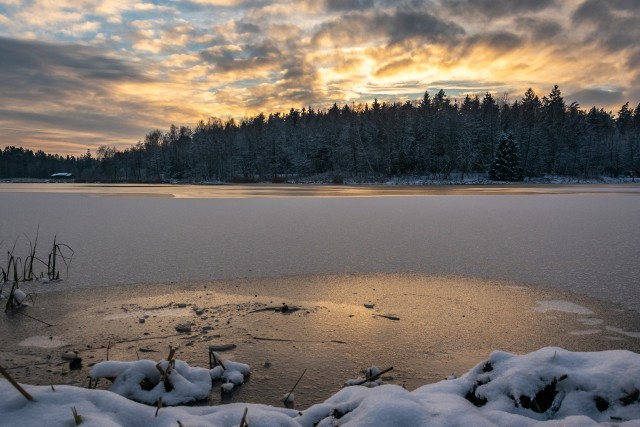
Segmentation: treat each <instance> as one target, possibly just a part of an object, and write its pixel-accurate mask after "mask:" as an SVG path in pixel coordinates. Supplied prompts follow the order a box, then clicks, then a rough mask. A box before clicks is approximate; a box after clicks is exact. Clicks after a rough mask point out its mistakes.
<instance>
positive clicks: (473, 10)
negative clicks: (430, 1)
mask: <svg viewBox="0 0 640 427" xmlns="http://www.w3.org/2000/svg"><path fill="white" fill-rule="evenodd" d="M441 3H442V6H443V7H444V8H446V9H450V10H451V11H452V12H454V13H456V14H461V15H465V16H473V15H475V14H480V15H483V16H485V17H490V18H495V17H504V16H520V15H522V14H526V13H537V12H541V11H543V10H546V9H549V8H551V7H553V6H555V5H556V1H555V0H517V1H513V0H442V1H441Z"/></svg>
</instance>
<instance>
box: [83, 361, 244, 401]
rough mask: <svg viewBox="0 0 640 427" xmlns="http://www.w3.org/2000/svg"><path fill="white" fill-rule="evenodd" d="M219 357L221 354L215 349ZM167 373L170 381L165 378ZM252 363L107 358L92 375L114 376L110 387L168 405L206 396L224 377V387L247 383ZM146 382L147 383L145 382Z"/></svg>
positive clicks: (128, 395) (132, 395) (98, 364)
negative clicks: (197, 364)
mask: <svg viewBox="0 0 640 427" xmlns="http://www.w3.org/2000/svg"><path fill="white" fill-rule="evenodd" d="M215 356H216V358H217V360H221V358H220V355H219V354H217V353H215ZM161 371H162V372H166V373H167V381H168V384H165V382H164V381H163V380H162V374H161ZM249 373H250V367H249V365H246V364H244V363H238V362H234V361H231V360H227V361H225V362H224V367H223V366H222V365H218V366H216V367H214V368H213V369H205V368H197V367H191V366H189V364H187V363H186V362H184V361H182V360H173V361H171V362H169V361H167V360H161V361H160V362H158V363H156V362H155V361H153V360H137V361H133V362H118V361H105V362H100V363H97V364H96V365H94V366H93V368H91V373H90V375H91V377H92V378H94V379H98V378H115V380H114V382H113V385H112V386H111V388H110V391H112V392H114V393H117V394H119V395H121V396H123V397H126V398H129V399H131V400H135V401H136V402H141V403H146V404H149V405H155V404H156V403H157V402H158V401H159V400H160V399H162V403H163V404H164V405H167V406H176V405H180V404H184V403H191V402H196V401H202V400H206V399H207V398H208V397H209V394H211V389H212V381H218V380H221V381H222V382H223V383H224V384H223V390H224V391H225V392H230V391H231V390H233V387H234V386H236V385H240V384H243V383H244V378H245V377H246V376H247V375H249ZM142 383H145V385H146V386H145V387H143V386H142Z"/></svg>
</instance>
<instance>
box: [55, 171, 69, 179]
mask: <svg viewBox="0 0 640 427" xmlns="http://www.w3.org/2000/svg"><path fill="white" fill-rule="evenodd" d="M73 178H75V177H74V176H73V174H72V173H71V172H57V173H54V174H52V175H51V179H73Z"/></svg>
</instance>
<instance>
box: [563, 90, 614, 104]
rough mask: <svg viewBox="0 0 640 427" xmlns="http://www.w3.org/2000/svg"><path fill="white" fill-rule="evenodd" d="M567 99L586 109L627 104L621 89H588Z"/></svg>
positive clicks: (570, 95) (566, 97) (579, 91)
mask: <svg viewBox="0 0 640 427" xmlns="http://www.w3.org/2000/svg"><path fill="white" fill-rule="evenodd" d="M565 99H568V100H571V101H575V102H577V103H578V104H580V105H581V106H583V107H586V108H590V107H591V106H598V107H601V106H603V105H606V106H610V105H614V104H615V105H618V104H619V105H622V104H624V102H625V100H624V95H623V91H622V89H621V88H612V89H601V88H586V89H581V90H578V91H577V92H573V93H571V94H569V95H567V96H565Z"/></svg>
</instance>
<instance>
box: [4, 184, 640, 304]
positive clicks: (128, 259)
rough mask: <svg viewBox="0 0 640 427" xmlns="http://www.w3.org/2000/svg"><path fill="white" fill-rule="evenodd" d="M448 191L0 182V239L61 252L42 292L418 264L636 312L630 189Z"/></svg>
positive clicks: (635, 202)
mask: <svg viewBox="0 0 640 427" xmlns="http://www.w3.org/2000/svg"><path fill="white" fill-rule="evenodd" d="M458 187H459V186H454V187H440V188H438V189H437V190H438V191H437V194H439V195H429V196H422V195H414V196H411V195H407V194H411V192H407V191H406V189H403V190H402V193H401V194H405V195H403V196H401V197H387V196H382V197H349V194H352V195H354V196H358V195H359V193H358V188H357V187H355V188H353V189H352V188H350V187H339V188H338V190H339V191H340V192H341V194H342V193H344V194H346V196H340V197H325V196H332V195H333V194H335V193H334V192H333V190H332V189H333V188H334V187H312V188H313V190H314V192H315V193H310V194H318V195H319V196H317V197H288V196H287V195H288V194H289V195H291V194H295V189H294V190H290V189H289V187H278V186H262V187H260V191H261V196H260V197H258V198H256V197H248V198H247V197H246V198H235V199H230V198H219V197H218V198H215V197H214V198H211V197H208V196H207V195H206V194H204V193H206V191H207V190H208V188H207V187H202V186H195V187H182V186H181V187H175V188H176V190H175V191H179V192H180V193H181V195H183V196H185V195H186V196H185V197H189V196H191V197H196V198H179V199H178V198H170V197H146V196H149V195H167V194H166V191H167V190H163V189H162V188H159V189H155V190H154V187H144V188H143V190H144V192H145V194H144V195H142V194H141V193H140V192H142V191H143V190H138V189H137V188H136V187H132V188H129V189H128V190H127V189H126V188H125V189H124V190H126V191H124V190H123V191H120V190H119V189H120V188H121V187H117V188H118V190H117V191H119V193H118V196H119V197H100V196H109V195H112V194H111V193H112V192H113V193H115V192H116V190H114V189H112V187H109V186H103V187H99V186H76V187H73V190H69V189H66V190H65V189H64V188H63V189H62V190H61V191H63V192H60V193H42V192H37V191H55V188H58V187H55V186H53V187H52V186H44V185H40V186H38V185H35V187H30V188H31V190H29V191H34V192H29V193H26V192H23V193H19V192H18V193H13V192H8V190H6V189H5V190H3V191H0V218H1V221H2V222H1V223H0V225H1V227H0V241H4V242H13V241H14V239H15V238H16V237H17V236H19V235H21V234H22V233H26V234H27V235H29V234H30V233H34V232H35V229H36V227H37V226H38V224H39V225H40V238H39V241H40V242H48V241H50V240H51V239H52V237H53V235H54V234H55V235H57V236H58V240H59V241H63V242H65V243H68V244H69V245H70V246H71V247H73V249H74V250H75V252H76V256H75V258H74V260H73V264H72V268H71V276H70V278H69V279H68V280H66V281H64V282H62V283H56V284H55V286H51V284H47V285H44V284H41V285H40V287H41V288H43V289H47V288H49V289H53V288H55V289H61V288H73V287H87V286H95V285H109V284H115V283H143V282H144V283H153V282H158V281H162V282H167V281H194V280H210V279H224V278H236V277H264V276H270V277H277V276H284V275H287V276H290V275H298V274H325V273H345V272H353V273H372V272H390V273H394V272H418V273H428V274H457V275H464V276H477V277H485V278H500V279H511V280H514V281H518V282H524V283H533V284H540V285H544V286H551V287H554V288H556V289H562V290H566V291H570V292H578V293H583V294H586V295H589V296H594V297H596V298H600V299H602V300H605V301H611V302H615V303H619V304H622V305H624V306H625V307H627V308H633V309H640V288H638V286H637V278H638V277H640V263H638V262H637V254H638V253H640V227H637V224H636V222H637V217H638V206H640V203H639V199H638V193H637V191H636V192H634V191H631V190H634V189H637V188H638V187H637V186H635V187H634V186H628V187H624V188H623V190H624V189H630V190H629V191H622V192H621V191H620V188H621V187H607V186H600V187H598V186H573V187H562V186H555V187H535V188H532V189H529V191H528V193H526V194H525V193H522V190H521V189H520V187H510V188H504V189H500V188H499V187H495V186H489V187H482V188H478V189H476V190H475V193H473V192H472V191H467V193H472V194H471V195H470V194H465V195H459V193H457V192H456V191H455V190H456V189H457V188H458ZM3 188H4V187H3ZM9 188H16V187H9ZM296 188H297V187H296ZM305 188H306V189H307V190H308V187H305ZM241 189H242V187H234V186H230V187H229V192H230V194H233V192H234V191H235V192H237V191H239V190H241ZM383 190H384V191H381V194H394V188H393V187H383ZM11 191H13V190H11ZM64 191H66V192H64ZM154 191H155V192H156V193H157V194H156V193H154ZM171 191H173V190H171ZM216 191H218V193H217V194H221V192H222V191H223V190H222V189H216ZM398 191H400V190H398ZM419 191H420V188H419V187H418V188H416V190H415V194H418V192H419ZM501 191H502V192H501ZM350 192H351V193H350ZM484 193H489V194H484ZM551 193H553V194H551ZM169 195H170V193H169ZM87 196H91V197H87ZM269 196H273V197H269ZM197 197H202V198H197ZM207 197H208V198H207ZM222 197H224V196H222ZM241 197H244V196H242V195H241Z"/></svg>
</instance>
